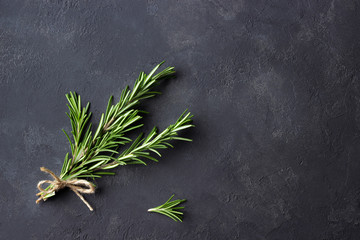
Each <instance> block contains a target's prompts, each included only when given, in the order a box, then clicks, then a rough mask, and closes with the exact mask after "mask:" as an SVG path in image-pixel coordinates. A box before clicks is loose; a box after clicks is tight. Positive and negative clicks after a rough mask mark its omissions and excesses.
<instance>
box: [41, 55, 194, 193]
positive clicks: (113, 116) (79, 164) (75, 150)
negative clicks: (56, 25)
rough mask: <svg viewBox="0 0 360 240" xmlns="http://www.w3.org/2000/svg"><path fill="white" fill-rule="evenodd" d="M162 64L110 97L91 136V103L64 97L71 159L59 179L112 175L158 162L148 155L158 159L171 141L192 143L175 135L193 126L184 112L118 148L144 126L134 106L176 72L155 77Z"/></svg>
mask: <svg viewBox="0 0 360 240" xmlns="http://www.w3.org/2000/svg"><path fill="white" fill-rule="evenodd" d="M162 64H163V62H162V63H160V64H158V65H157V66H156V67H155V68H154V69H153V70H152V71H151V72H150V73H149V74H148V75H147V74H145V73H144V72H141V73H140V75H139V77H138V78H137V80H136V81H135V84H134V87H133V89H132V90H130V88H129V87H128V86H127V87H126V88H125V89H124V90H123V91H122V94H121V97H120V100H119V101H118V102H117V103H116V104H114V105H113V104H112V101H113V97H112V96H111V97H110V99H109V101H108V105H107V108H106V112H105V113H103V114H102V115H101V118H100V122H99V125H98V127H97V128H96V130H95V132H94V133H93V131H92V125H91V123H90V124H89V119H90V117H91V112H89V106H90V104H89V103H87V104H86V106H85V107H82V103H81V97H80V96H79V95H78V94H76V93H75V92H70V93H69V94H66V98H67V100H68V108H69V113H67V115H68V117H69V119H70V122H71V127H72V128H71V130H72V131H71V135H72V139H71V138H70V136H69V134H68V133H66V132H65V131H64V130H63V131H64V133H65V135H66V137H67V139H68V141H69V143H70V148H71V156H70V154H69V153H68V154H66V155H65V160H64V164H63V167H62V170H61V174H60V176H59V178H60V179H61V180H71V179H79V178H88V177H90V178H95V177H101V176H103V175H114V174H115V173H114V172H109V171H107V170H109V169H113V168H115V167H117V166H119V165H128V164H144V165H146V163H145V162H144V161H143V160H144V159H149V160H153V161H157V159H156V158H155V157H153V156H151V153H155V154H156V155H158V156H159V157H161V154H160V153H159V151H158V150H159V149H164V148H168V147H173V146H172V145H171V144H170V143H169V141H171V140H184V141H191V139H188V138H182V137H178V136H177V134H178V131H180V130H183V129H187V128H190V127H193V125H192V124H191V121H192V120H191V118H192V115H191V114H190V113H189V112H187V111H185V112H184V113H183V114H181V116H180V117H179V118H178V120H177V121H176V122H175V123H174V124H172V125H170V126H169V127H167V128H166V129H165V130H163V131H162V132H160V133H158V130H157V128H155V127H154V128H153V129H152V131H151V132H150V133H149V134H148V135H147V136H146V137H143V135H142V134H140V135H139V136H138V137H137V138H136V139H135V141H133V143H132V144H131V145H130V146H129V147H128V148H127V149H125V150H124V151H122V152H120V151H119V146H122V145H126V144H128V143H130V142H132V140H131V139H130V138H128V137H126V136H125V134H126V133H127V132H129V131H132V130H134V129H137V128H140V127H141V126H143V124H139V123H138V121H139V120H140V119H142V116H141V115H140V113H142V112H143V111H140V110H138V109H135V108H136V106H137V105H138V104H139V102H140V101H141V100H143V99H147V98H151V97H154V96H155V95H157V94H160V93H159V92H156V91H152V88H153V87H154V86H155V85H157V84H158V83H159V80H161V79H164V78H166V77H168V76H171V75H172V74H173V73H174V72H175V71H174V68H173V67H167V68H165V69H164V70H162V71H161V72H159V73H158V74H156V75H155V72H156V71H157V70H158V68H159V67H160V66H161V65H162ZM51 188H52V185H49V186H48V187H47V188H46V190H49V189H51ZM54 194H55V192H50V193H46V195H45V194H44V196H43V198H44V200H45V199H46V198H48V197H51V196H53V195H54Z"/></svg>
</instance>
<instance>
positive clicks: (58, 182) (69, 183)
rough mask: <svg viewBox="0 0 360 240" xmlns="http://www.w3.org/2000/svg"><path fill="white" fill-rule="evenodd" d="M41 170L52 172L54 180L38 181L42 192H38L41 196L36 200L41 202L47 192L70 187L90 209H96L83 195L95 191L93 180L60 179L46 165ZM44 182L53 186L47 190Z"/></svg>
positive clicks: (38, 186)
mask: <svg viewBox="0 0 360 240" xmlns="http://www.w3.org/2000/svg"><path fill="white" fill-rule="evenodd" d="M40 170H41V171H42V172H46V173H48V174H50V175H51V176H52V177H53V178H54V180H41V181H40V182H39V183H38V185H37V188H38V189H39V191H40V192H39V193H37V194H36V195H37V196H40V197H39V198H38V199H37V200H36V203H39V202H41V200H43V201H46V195H47V194H49V193H52V192H56V191H58V190H60V189H63V188H65V187H68V188H70V189H71V190H72V191H73V192H74V193H75V194H76V195H77V196H78V197H79V198H80V199H81V201H83V203H85V205H86V206H87V207H88V208H89V209H90V211H93V210H94V209H93V208H92V207H91V206H90V204H89V203H88V202H87V201H86V200H85V199H84V197H83V196H82V195H81V194H93V193H95V187H94V185H93V184H92V183H91V182H89V181H86V180H82V179H76V178H75V179H70V180H63V179H60V178H59V177H58V176H56V175H55V174H54V173H53V172H52V171H50V170H49V169H47V168H45V167H41V168H40ZM44 183H48V184H50V185H49V186H51V187H50V188H49V189H47V190H46V189H43V188H42V187H41V186H42V185H43V184H44Z"/></svg>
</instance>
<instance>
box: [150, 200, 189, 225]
mask: <svg viewBox="0 0 360 240" xmlns="http://www.w3.org/2000/svg"><path fill="white" fill-rule="evenodd" d="M174 196H175V195H174V194H173V195H172V196H171V197H170V198H169V199H168V200H167V201H166V202H165V203H164V204H162V205H160V206H158V207H155V208H150V209H148V212H156V213H160V214H163V215H165V216H168V217H169V218H171V219H172V220H174V221H175V222H177V221H180V222H182V218H183V213H182V212H180V211H175V210H179V209H184V207H176V206H177V205H179V204H181V203H183V202H185V201H186V199H177V200H174V201H170V200H171V199H172V198H173V197H174Z"/></svg>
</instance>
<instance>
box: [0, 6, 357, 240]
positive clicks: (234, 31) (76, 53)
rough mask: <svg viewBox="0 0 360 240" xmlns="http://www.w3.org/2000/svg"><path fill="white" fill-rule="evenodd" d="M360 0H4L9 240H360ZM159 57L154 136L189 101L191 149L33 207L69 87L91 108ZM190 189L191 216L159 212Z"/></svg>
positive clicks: (1, 225) (51, 158)
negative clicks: (173, 73)
mask: <svg viewBox="0 0 360 240" xmlns="http://www.w3.org/2000/svg"><path fill="white" fill-rule="evenodd" d="M359 7H360V6H359V2H358V1H355V0H354V1H350V0H343V1H340V0H338V1H335V0H334V1H325V0H324V1H311V0H309V1H289V0H283V1H267V0H262V1H260V0H248V1H235V0H234V1H220V0H211V1H205V0H197V1H196V0H184V1H156V0H150V1H115V0H112V1H110V0H109V1H107V0H101V1H95V0H93V1H76V0H69V1H60V0H58V1H50V0H49V1H35V0H34V1H15V0H2V1H0V59H1V60H0V87H1V101H0V146H1V147H0V233H1V235H0V238H1V239H249V240H255V239H268V240H275V239H286V240H288V239H323V240H324V239H329V240H330V239H359V238H360V209H359V208H360V185H359V183H360V174H359V173H360V161H359V160H360V148H359V146H360V139H359V137H360V102H359V100H360V81H359V67H360V61H359V59H360V58H359V57H358V56H359V54H360V44H359V39H360V31H359V26H360V21H359V20H360V15H359V14H360V12H359V11H360V9H359ZM162 60H166V61H167V63H166V64H167V65H173V66H175V67H176V70H177V71H178V75H177V78H176V79H173V80H171V81H168V82H166V83H164V84H163V85H162V86H161V87H160V90H161V91H162V92H163V95H161V96H159V97H157V98H156V99H153V100H149V101H147V102H146V103H145V104H144V105H143V108H144V109H145V110H147V111H149V112H150V114H149V115H148V116H146V117H145V119H144V123H145V124H146V127H145V128H143V131H144V132H148V131H149V130H150V129H151V127H152V126H153V125H157V126H159V127H160V128H161V129H162V128H164V127H166V126H167V125H168V124H170V123H172V122H173V121H174V120H175V119H176V118H177V116H178V115H179V114H180V113H181V112H182V111H183V110H184V109H185V108H189V109H190V110H191V112H193V113H194V114H195V118H194V123H195V124H196V128H194V129H192V130H190V131H188V132H186V133H185V135H186V136H188V137H192V138H193V139H194V142H193V143H179V142H176V143H175V149H172V150H167V151H163V158H162V160H161V161H160V162H159V163H150V164H149V165H148V166H129V167H128V166H126V167H120V168H118V170H117V171H116V172H117V175H116V176H114V177H112V176H109V177H104V178H102V179H100V180H97V181H96V184H97V185H98V189H97V192H96V194H95V195H92V196H88V195H87V196H85V197H86V199H87V200H88V201H89V202H90V203H91V204H92V205H93V206H94V207H95V212H93V213H92V212H90V211H88V209H87V208H86V206H85V205H83V203H82V202H81V201H80V200H79V199H78V198H77V197H76V196H75V195H74V194H73V193H72V192H70V191H68V190H66V191H62V192H61V193H59V194H58V195H57V196H56V197H55V198H53V199H52V200H49V201H47V202H46V203H42V204H40V205H36V204H35V199H36V197H35V193H36V184H37V182H38V181H39V180H41V179H47V178H48V176H47V175H45V174H43V173H41V172H40V171H39V167H40V166H46V167H48V168H49V169H52V170H54V171H55V172H57V173H58V172H59V171H60V169H61V165H62V162H63V158H64V155H65V153H66V152H67V151H69V147H68V143H67V141H66V138H65V136H64V135H63V133H62V132H61V129H62V128H64V129H66V130H69V127H70V124H69V120H68V119H67V117H66V115H65V114H64V112H65V111H67V108H66V105H65V104H66V100H65V97H64V94H65V93H67V92H69V91H70V90H75V91H77V92H78V93H79V94H80V95H81V96H82V98H83V100H84V101H90V102H91V103H92V111H93V113H94V115H95V117H94V118H93V120H94V122H96V121H97V120H98V119H99V115H100V113H101V112H103V111H104V109H105V106H106V102H107V100H108V97H109V96H110V95H114V96H115V97H119V95H120V91H121V90H122V88H123V87H124V86H125V85H127V84H132V83H133V81H134V80H135V78H136V77H137V74H138V73H139V72H140V71H142V70H145V71H147V72H148V71H149V70H151V69H152V67H153V66H154V65H156V64H157V63H159V62H160V61H162ZM172 193H175V194H176V195H177V196H178V197H179V198H187V199H188V202H187V203H186V213H185V214H186V215H185V221H184V222H183V223H175V222H173V221H172V220H170V219H168V218H166V217H164V216H161V215H157V214H148V213H147V212H146V210H147V209H148V208H150V207H153V206H155V205H158V204H160V203H162V202H164V201H165V200H166V199H167V198H168V197H169V196H170V195H171V194H172Z"/></svg>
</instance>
